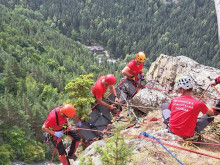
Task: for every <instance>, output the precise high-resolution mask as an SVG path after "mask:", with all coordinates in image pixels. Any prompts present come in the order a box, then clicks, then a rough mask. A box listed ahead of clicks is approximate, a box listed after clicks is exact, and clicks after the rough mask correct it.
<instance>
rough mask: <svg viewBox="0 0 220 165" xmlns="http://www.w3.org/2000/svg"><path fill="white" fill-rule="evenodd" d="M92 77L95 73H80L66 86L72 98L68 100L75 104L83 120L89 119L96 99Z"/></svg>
mask: <svg viewBox="0 0 220 165" xmlns="http://www.w3.org/2000/svg"><path fill="white" fill-rule="evenodd" d="M92 78H93V74H88V75H80V77H77V78H75V79H73V80H72V81H70V82H69V83H68V84H67V85H66V86H65V90H66V91H67V92H68V93H69V98H70V99H69V100H67V102H68V103H71V104H72V105H74V107H75V108H76V111H77V115H78V116H79V118H80V119H81V120H85V119H88V115H89V110H90V108H91V104H92V103H94V101H95V99H94V97H93V95H92V94H91V87H92V85H94V81H93V79H92Z"/></svg>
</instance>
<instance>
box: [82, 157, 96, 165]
mask: <svg viewBox="0 0 220 165" xmlns="http://www.w3.org/2000/svg"><path fill="white" fill-rule="evenodd" d="M79 160H80V161H79V164H80V165H95V164H94V163H93V162H92V158H91V157H90V156H80V157H79Z"/></svg>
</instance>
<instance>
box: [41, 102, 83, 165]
mask: <svg viewBox="0 0 220 165" xmlns="http://www.w3.org/2000/svg"><path fill="white" fill-rule="evenodd" d="M68 118H74V119H75V120H76V121H78V123H77V125H78V126H79V127H80V126H81V122H80V121H79V119H78V117H77V115H76V110H75V108H74V107H73V106H72V105H70V104H66V105H61V106H58V107H57V108H55V109H53V110H52V111H51V112H50V113H49V115H48V117H47V119H46V121H45V122H44V124H43V126H42V130H43V131H45V132H47V133H49V134H50V135H51V140H52V143H53V145H54V146H55V148H56V149H57V151H58V154H59V158H60V161H61V162H62V163H63V165H69V164H70V162H69V159H74V160H76V159H77V157H76V155H75V152H76V149H77V147H78V145H79V142H80V136H79V135H78V133H77V132H76V130H74V129H71V125H68V123H67V122H68ZM63 134H66V135H68V136H69V137H70V138H71V139H72V143H71V146H70V150H69V152H68V155H67V153H66V151H65V148H64V146H63V142H62V139H61V137H62V136H63Z"/></svg>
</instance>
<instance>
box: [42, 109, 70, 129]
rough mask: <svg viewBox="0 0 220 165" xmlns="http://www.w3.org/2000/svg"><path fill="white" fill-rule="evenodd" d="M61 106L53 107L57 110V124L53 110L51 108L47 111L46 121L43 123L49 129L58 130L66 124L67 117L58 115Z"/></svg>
mask: <svg viewBox="0 0 220 165" xmlns="http://www.w3.org/2000/svg"><path fill="white" fill-rule="evenodd" d="M61 107H62V106H60V107H57V108H55V109H56V110H57V116H58V121H59V125H57V119H56V114H55V110H52V111H51V112H50V113H49V115H48V117H47V119H46V121H45V122H44V124H45V125H46V126H47V127H49V128H51V129H52V130H54V131H59V130H61V129H63V125H66V124H67V118H65V117H63V116H62V115H60V113H59V112H60V108H61Z"/></svg>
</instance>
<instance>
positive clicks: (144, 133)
mask: <svg viewBox="0 0 220 165" xmlns="http://www.w3.org/2000/svg"><path fill="white" fill-rule="evenodd" d="M140 135H142V136H146V137H151V138H154V139H155V140H156V141H157V142H158V143H159V144H160V145H161V146H162V147H163V148H164V149H165V150H166V151H167V152H168V153H169V154H170V155H171V156H172V157H173V158H174V159H176V161H177V162H179V163H180V164H182V165H183V163H182V162H181V161H180V160H179V159H177V158H176V157H175V156H174V155H173V154H172V153H171V152H170V151H169V150H168V149H167V148H166V147H165V146H164V145H163V144H162V143H161V142H160V140H159V139H157V138H156V137H154V136H151V135H149V134H148V133H146V132H142V133H140Z"/></svg>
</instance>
